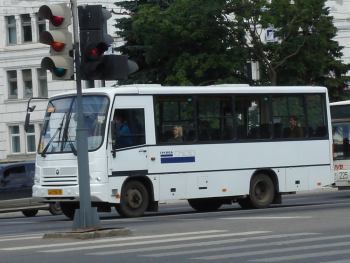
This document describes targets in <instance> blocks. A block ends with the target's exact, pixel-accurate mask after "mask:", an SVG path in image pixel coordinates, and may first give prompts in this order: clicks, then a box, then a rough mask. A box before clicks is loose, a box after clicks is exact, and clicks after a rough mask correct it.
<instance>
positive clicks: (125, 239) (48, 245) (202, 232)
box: [0, 230, 227, 251]
mask: <svg viewBox="0 0 350 263" xmlns="http://www.w3.org/2000/svg"><path fill="white" fill-rule="evenodd" d="M223 232H227V231H226V230H207V231H196V232H183V233H170V234H161V235H146V236H136V237H116V238H105V239H100V240H88V241H78V242H66V243H62V244H45V245H38V246H37V245H33V246H22V247H11V248H0V250H8V251H11V250H13V251H15V250H22V249H33V248H49V247H63V246H72V245H83V244H96V243H108V242H112V241H128V240H138V239H152V238H163V237H174V236H187V235H200V234H215V233H223Z"/></svg>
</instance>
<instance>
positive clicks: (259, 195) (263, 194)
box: [249, 174, 275, 208]
mask: <svg viewBox="0 0 350 263" xmlns="http://www.w3.org/2000/svg"><path fill="white" fill-rule="evenodd" d="M274 197H275V185H274V183H273V181H272V180H271V178H270V177H269V176H268V175H266V174H257V175H255V176H254V177H253V178H252V180H251V182H250V190H249V202H250V203H251V207H252V208H266V207H268V206H269V205H270V204H271V203H272V202H273V199H274Z"/></svg>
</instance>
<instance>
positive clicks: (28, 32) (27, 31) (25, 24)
mask: <svg viewBox="0 0 350 263" xmlns="http://www.w3.org/2000/svg"><path fill="white" fill-rule="evenodd" d="M21 21H22V29H23V42H32V41H33V37H32V20H31V18H30V15H29V14H24V15H21Z"/></svg>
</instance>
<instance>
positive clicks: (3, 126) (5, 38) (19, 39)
mask: <svg viewBox="0 0 350 263" xmlns="http://www.w3.org/2000/svg"><path fill="white" fill-rule="evenodd" d="M68 2H69V1H51V0H50V1H30V0H27V1H18V0H0V7H1V8H0V35H1V37H0V162H11V161H22V160H28V159H34V158H35V151H36V146H37V145H38V141H39V136H40V129H41V123H42V120H43V116H44V112H45V109H46V104H47V100H46V99H41V100H35V101H33V103H31V104H34V105H36V108H35V111H34V112H33V113H32V114H31V123H30V127H29V130H28V132H27V133H26V132H25V131H24V120H25V115H26V108H27V103H28V100H29V98H31V97H43V98H45V97H49V96H52V95H54V94H57V93H61V92H64V91H67V90H71V89H75V82H74V81H54V80H52V76H51V74H50V72H46V70H42V69H41V68H40V63H41V59H42V58H43V57H45V56H47V55H48V54H49V47H48V46H47V45H43V44H41V43H39V35H40V32H42V31H45V30H46V29H48V21H46V20H40V19H39V17H38V14H37V12H38V10H39V7H40V6H41V5H43V4H57V3H68ZM114 3H115V1H113V0H109V1H89V0H85V1H78V5H82V4H99V5H103V6H104V7H106V8H107V9H108V10H109V11H113V12H114V13H121V12H120V10H117V7H116V6H115V4H114ZM114 18H115V17H114ZM114 18H113V17H112V18H111V19H109V20H108V21H107V24H108V33H109V34H110V35H112V36H113V37H114V39H115V44H117V43H118V39H117V37H116V36H115V35H113V32H115V28H114V26H113V24H114V23H115V19H114ZM70 29H72V26H71V27H70ZM100 85H101V83H100V81H83V88H89V87H99V86H100Z"/></svg>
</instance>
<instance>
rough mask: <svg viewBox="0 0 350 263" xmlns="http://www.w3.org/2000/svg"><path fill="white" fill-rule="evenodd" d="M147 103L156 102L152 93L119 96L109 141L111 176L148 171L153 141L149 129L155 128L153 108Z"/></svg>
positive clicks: (112, 117)
mask: <svg viewBox="0 0 350 263" xmlns="http://www.w3.org/2000/svg"><path fill="white" fill-rule="evenodd" d="M148 100H149V101H148ZM147 105H151V106H152V105H153V102H152V98H151V97H146V96H142V97H138V96H123V97H122V98H119V99H118V97H117V98H116V100H115V107H114V109H113V111H112V116H111V119H112V121H111V130H110V136H109V140H110V142H109V143H108V148H109V150H108V152H109V156H108V166H109V173H108V174H109V176H110V177H114V178H116V177H117V178H118V177H119V178H122V177H124V178H125V176H135V175H147V174H148V147H147V144H150V143H152V142H149V138H147V136H146V130H147V131H148V130H149V129H152V128H153V122H152V121H151V120H152V119H153V111H152V110H151V106H150V107H147ZM153 129H154V128H153ZM146 143H147V144H146Z"/></svg>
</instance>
